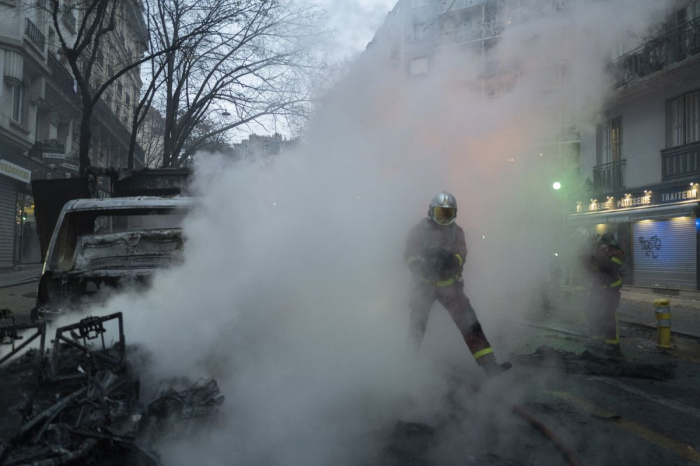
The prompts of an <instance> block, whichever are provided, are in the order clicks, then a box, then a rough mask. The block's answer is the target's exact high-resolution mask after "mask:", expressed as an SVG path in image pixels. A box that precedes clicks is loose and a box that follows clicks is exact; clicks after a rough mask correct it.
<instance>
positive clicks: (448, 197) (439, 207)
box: [428, 191, 457, 225]
mask: <svg viewBox="0 0 700 466" xmlns="http://www.w3.org/2000/svg"><path fill="white" fill-rule="evenodd" d="M428 217H430V218H431V219H432V220H433V221H434V222H435V223H437V224H438V225H450V224H452V223H454V221H455V218H457V200H456V199H455V197H454V196H453V195H452V194H450V193H448V192H445V191H443V192H441V193H440V194H436V195H435V197H433V200H432V201H431V202H430V209H429V210H428Z"/></svg>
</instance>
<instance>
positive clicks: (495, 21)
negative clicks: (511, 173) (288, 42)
mask: <svg viewBox="0 0 700 466" xmlns="http://www.w3.org/2000/svg"><path fill="white" fill-rule="evenodd" d="M574 3H575V1H574V0H399V1H398V2H397V3H396V5H395V7H394V8H393V9H392V10H391V11H390V12H389V13H388V15H387V18H386V20H385V22H384V23H383V25H382V26H381V27H380V29H379V30H378V31H377V33H376V34H375V38H374V40H373V41H372V42H371V43H370V44H369V45H368V49H371V48H372V46H373V45H374V44H375V43H378V42H385V43H390V44H391V45H390V47H389V56H388V57H387V59H388V60H387V61H388V62H390V63H391V64H392V65H393V66H395V67H397V68H400V69H401V71H402V75H403V76H404V77H405V79H406V81H407V82H408V84H409V85H411V84H412V83H420V82H421V81H422V80H424V79H426V78H427V79H429V76H430V74H431V72H432V70H433V69H437V68H438V67H440V66H441V65H443V64H444V62H445V61H446V60H448V61H452V62H455V61H462V66H461V68H460V73H459V74H455V73H453V76H454V77H453V78H452V79H455V80H458V82H455V83H454V85H455V86H457V87H459V88H462V89H464V88H468V89H470V90H471V94H472V96H475V95H476V96H480V97H482V98H483V99H491V100H492V101H493V103H494V105H498V103H499V97H501V96H506V95H508V94H511V93H513V92H517V91H521V90H525V89H526V90H525V92H528V93H530V95H531V98H530V100H532V101H535V100H536V101H537V102H538V106H539V109H538V110H539V116H538V118H544V119H546V124H545V125H544V126H546V128H544V129H543V130H542V131H541V133H542V134H538V135H537V136H536V137H535V138H534V139H535V140H534V141H533V147H530V148H527V151H528V152H529V153H531V154H535V155H536V156H541V157H542V159H541V160H543V161H544V160H546V161H547V163H550V164H551V165H553V166H556V169H555V172H556V173H558V175H560V176H561V178H562V180H563V179H567V180H568V179H574V178H578V177H579V175H580V173H579V167H580V159H579V158H580V150H581V149H580V145H581V135H580V120H581V118H582V117H581V114H582V112H581V103H580V102H579V101H578V98H579V97H578V95H577V92H576V82H575V75H576V73H575V69H574V67H575V66H577V63H575V59H574V57H572V56H570V54H568V53H567V50H570V49H571V48H572V47H568V48H567V47H565V46H560V47H549V48H548V50H547V53H540V52H541V51H539V50H536V49H533V48H529V47H528V46H523V47H522V53H521V54H519V60H518V62H517V64H514V63H506V62H503V61H501V60H500V58H502V57H499V56H498V54H499V50H498V49H497V45H498V44H499V42H500V41H501V40H502V39H503V38H504V37H505V36H506V35H507V34H509V33H510V32H511V31H512V30H514V29H515V28H516V27H517V26H518V25H522V24H523V23H526V22H528V21H530V20H531V19H532V18H533V17H538V16H541V15H551V14H557V13H558V12H560V11H562V10H565V9H566V8H568V7H570V6H571V5H572V4H574ZM556 34H559V37H558V38H557V39H556V40H557V41H559V42H560V44H564V43H566V42H567V41H572V40H575V36H574V35H572V34H571V31H568V30H566V29H565V28H562V29H561V31H557V32H555V33H552V32H550V33H549V35H550V36H556ZM518 118H520V119H521V120H522V121H523V123H525V124H527V122H528V119H531V118H532V115H527V114H523V115H520V116H519V117H518ZM552 161H554V163H552Z"/></svg>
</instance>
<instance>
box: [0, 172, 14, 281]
mask: <svg viewBox="0 0 700 466" xmlns="http://www.w3.org/2000/svg"><path fill="white" fill-rule="evenodd" d="M16 203H17V189H16V187H15V181H14V180H12V179H10V178H7V177H5V176H2V175H0V268H5V267H12V266H13V265H14V261H13V258H14V250H15V208H16Z"/></svg>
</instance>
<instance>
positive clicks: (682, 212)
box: [567, 183, 700, 290]
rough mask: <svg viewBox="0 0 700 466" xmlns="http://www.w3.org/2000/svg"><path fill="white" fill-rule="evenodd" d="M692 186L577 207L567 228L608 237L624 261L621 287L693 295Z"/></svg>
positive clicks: (695, 279)
mask: <svg viewBox="0 0 700 466" xmlns="http://www.w3.org/2000/svg"><path fill="white" fill-rule="evenodd" d="M698 201H700V198H699V197H698V185H697V184H695V183H693V184H686V185H684V186H675V187H661V188H656V189H650V188H647V189H644V190H641V192H634V193H624V194H622V195H620V196H619V197H617V198H616V197H613V196H606V198H605V199H604V200H603V201H602V202H601V201H599V200H597V199H591V201H590V204H587V205H583V204H582V203H579V205H578V206H577V213H575V214H572V215H570V216H569V217H568V219H567V224H568V225H569V226H570V227H572V228H578V227H584V228H586V229H589V230H590V231H591V232H594V233H597V234H603V233H612V234H613V235H615V238H616V239H617V240H618V243H619V246H620V247H621V248H622V249H623V250H624V251H625V253H626V255H627V264H626V267H625V269H626V271H627V275H626V277H625V278H624V279H623V281H624V282H625V283H627V284H631V285H636V286H644V287H654V288H664V289H686V290H697V289H699V288H698V286H699V279H698V268H699V267H698V225H699V222H700V220H698Z"/></svg>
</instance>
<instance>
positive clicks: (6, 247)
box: [0, 145, 65, 269]
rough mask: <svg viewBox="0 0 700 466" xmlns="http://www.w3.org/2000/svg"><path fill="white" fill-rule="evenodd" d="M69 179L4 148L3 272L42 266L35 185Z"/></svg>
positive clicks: (0, 170) (0, 200)
mask: <svg viewBox="0 0 700 466" xmlns="http://www.w3.org/2000/svg"><path fill="white" fill-rule="evenodd" d="M55 177H65V175H64V174H62V173H60V172H57V171H56V170H53V169H51V168H49V167H46V166H45V165H43V164H42V163H40V162H38V161H36V160H32V159H31V158H29V157H25V156H23V155H22V154H19V153H18V152H16V151H14V150H13V149H12V148H10V147H8V146H5V145H0V269H2V268H10V267H13V266H15V265H19V264H36V263H39V262H41V247H40V243H39V235H38V232H37V227H36V219H35V217H34V198H33V196H32V187H31V181H32V180H33V179H45V178H55Z"/></svg>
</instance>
